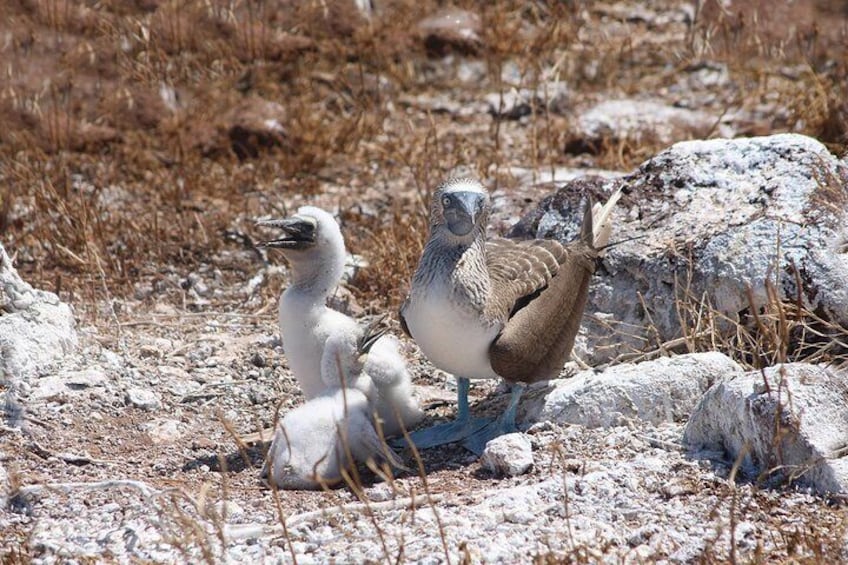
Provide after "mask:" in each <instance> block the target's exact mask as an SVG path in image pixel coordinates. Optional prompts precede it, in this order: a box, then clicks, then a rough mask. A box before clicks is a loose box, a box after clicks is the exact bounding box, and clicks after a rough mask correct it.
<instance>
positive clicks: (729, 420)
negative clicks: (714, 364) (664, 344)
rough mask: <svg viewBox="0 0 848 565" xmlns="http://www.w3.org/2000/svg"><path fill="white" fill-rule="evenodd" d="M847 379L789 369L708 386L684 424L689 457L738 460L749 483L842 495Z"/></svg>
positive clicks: (846, 478)
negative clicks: (781, 483)
mask: <svg viewBox="0 0 848 565" xmlns="http://www.w3.org/2000/svg"><path fill="white" fill-rule="evenodd" d="M846 438H848V375H845V374H842V375H840V374H838V373H837V372H835V371H834V370H833V369H829V368H825V367H821V366H817V365H809V364H805V363H791V364H786V365H779V366H776V367H770V368H768V369H766V370H765V371H751V372H748V373H745V374H743V375H740V376H738V377H736V378H734V379H730V380H727V381H722V382H720V383H718V384H716V385H715V386H713V387H712V388H711V389H710V390H709V391H708V392H707V393H706V394H705V395H704V398H703V399H702V400H701V402H700V403H699V404H698V407H697V409H696V410H695V411H694V413H693V414H692V417H691V418H690V420H689V422H688V423H687V425H686V430H685V432H684V435H683V441H684V443H685V444H686V445H687V446H688V447H689V449H690V450H691V452H692V455H693V456H694V457H696V458H708V459H715V458H720V459H723V460H724V461H725V462H726V463H727V464H728V465H732V464H733V463H734V462H735V461H736V460H737V459H738V458H740V457H741V467H740V468H741V470H742V472H743V473H744V474H745V475H746V476H748V477H749V478H758V477H759V478H765V479H767V480H770V481H773V480H778V481H784V480H788V481H790V482H793V483H795V482H797V483H798V484H800V485H802V486H807V487H810V488H812V489H813V490H814V491H816V492H819V493H841V494H844V493H846V492H848V457H846V453H845V441H846Z"/></svg>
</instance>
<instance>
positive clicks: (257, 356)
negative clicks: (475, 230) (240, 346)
mask: <svg viewBox="0 0 848 565" xmlns="http://www.w3.org/2000/svg"><path fill="white" fill-rule="evenodd" d="M250 362H251V363H252V364H253V366H254V367H265V366H266V365H267V364H268V363H267V361H265V357H264V356H263V355H262V354H261V353H259V352H258V351H254V352H253V355H251V356H250Z"/></svg>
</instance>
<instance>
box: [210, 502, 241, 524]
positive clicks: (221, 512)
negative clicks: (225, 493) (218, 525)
mask: <svg viewBox="0 0 848 565" xmlns="http://www.w3.org/2000/svg"><path fill="white" fill-rule="evenodd" d="M214 508H215V513H216V514H217V515H218V516H220V517H221V519H222V520H238V519H240V518H241V517H242V516H244V508H242V507H241V506H239V505H238V503H236V502H233V501H232V500H220V501H218V502H216V503H215V507H214Z"/></svg>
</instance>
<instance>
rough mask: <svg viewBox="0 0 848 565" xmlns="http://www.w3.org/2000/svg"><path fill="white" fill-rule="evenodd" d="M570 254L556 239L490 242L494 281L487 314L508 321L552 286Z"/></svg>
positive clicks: (488, 253) (489, 261)
mask: <svg viewBox="0 0 848 565" xmlns="http://www.w3.org/2000/svg"><path fill="white" fill-rule="evenodd" d="M567 257H568V250H567V249H566V247H565V246H564V245H562V244H561V243H559V242H558V241H555V240H546V239H537V240H530V241H515V240H510V239H492V240H489V241H487V242H486V265H487V267H488V269H489V277H490V278H491V284H492V293H491V296H492V299H491V300H490V302H489V307H488V311H487V313H486V314H487V317H488V318H489V319H496V320H500V321H506V320H507V319H509V317H510V316H511V315H512V314H514V313H515V312H516V311H517V309H519V308H520V307H521V306H522V304H523V303H524V302H525V301H527V300H529V299H531V298H532V297H533V296H534V295H536V294H538V293H539V292H541V291H542V290H543V289H545V288H546V287H547V286H548V283H549V282H550V281H551V279H552V278H553V277H554V276H556V274H557V273H558V272H559V269H560V265H562V264H563V263H564V262H565V260H566V259H567Z"/></svg>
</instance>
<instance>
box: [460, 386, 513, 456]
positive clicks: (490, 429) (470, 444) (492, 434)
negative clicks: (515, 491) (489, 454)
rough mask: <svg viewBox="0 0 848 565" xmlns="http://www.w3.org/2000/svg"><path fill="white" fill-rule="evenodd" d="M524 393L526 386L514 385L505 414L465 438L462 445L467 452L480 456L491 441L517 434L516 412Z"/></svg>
mask: <svg viewBox="0 0 848 565" xmlns="http://www.w3.org/2000/svg"><path fill="white" fill-rule="evenodd" d="M523 392H524V385H521V384H514V385H512V390H511V391H510V396H509V404H508V405H507V407H506V410H504V412H503V414H501V415H500V416H498V418H497V419H496V420H494V421H491V422H490V423H489V424H488V425H486V426H484V427H482V428H480V429H478V430H476V431H474V432H473V433H472V434H470V435H469V436H468V437H467V438H465V441H463V442H462V445H463V446H464V447H465V448H466V449H467V450H469V451H471V452H473V453H475V454H477V455H480V454H481V453H483V449H485V447H486V444H487V443H488V442H489V440H491V439H494V438H496V437H498V436H501V435H504V434H509V433H513V432H517V431H518V428H517V427H516V426H515V412H516V411H517V410H518V401H519V400H521V394H522V393H523Z"/></svg>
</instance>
